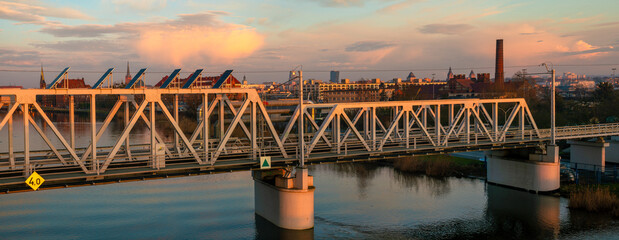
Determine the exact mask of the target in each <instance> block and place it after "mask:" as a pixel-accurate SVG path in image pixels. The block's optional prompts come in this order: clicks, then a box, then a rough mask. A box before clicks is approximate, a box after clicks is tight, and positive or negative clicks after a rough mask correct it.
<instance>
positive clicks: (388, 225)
mask: <svg viewBox="0 0 619 240" xmlns="http://www.w3.org/2000/svg"><path fill="white" fill-rule="evenodd" d="M310 174H312V175H313V176H314V177H315V178H314V179H315V180H314V183H315V185H316V192H315V194H316V195H315V227H314V229H312V230H306V231H290V230H283V229H279V228H277V227H275V226H273V225H272V224H270V223H269V222H267V221H265V220H264V219H262V218H261V217H259V216H256V215H255V214H254V198H253V191H254V188H253V181H252V179H251V174H250V172H246V171H245V172H234V173H223V174H214V175H194V176H186V177H175V178H167V179H157V180H146V181H133V182H122V183H115V184H107V185H95V186H85V187H73V188H63V189H52V190H44V191H38V192H25V193H15V194H7V195H1V196H0V236H1V237H0V238H8V239H153V238H158V239H196V238H203V239H252V238H256V239H274V238H294V239H311V238H315V239H334V238H337V239H361V238H363V239H411V238H412V239H415V238H418V239H429V238H430V239H436V238H439V239H453V238H457V239H478V238H492V239H512V238H519V239H556V238H561V239H570V238H572V239H581V238H592V239H608V238H617V237H618V235H617V233H619V224H618V223H619V222H618V221H616V220H612V218H610V217H608V216H605V215H596V214H588V213H584V212H580V211H573V210H570V209H568V208H567V203H568V200H567V199H565V198H558V197H553V196H546V195H536V194H531V193H527V192H523V191H519V190H513V189H509V188H504V187H500V186H495V185H491V184H487V183H485V182H484V181H483V180H478V179H467V178H444V179H436V178H431V177H426V176H423V175H415V174H409V173H402V172H399V171H398V170H395V169H393V168H391V167H389V166H381V165H378V164H371V163H365V164H364V163H355V164H326V165H314V166H311V167H310Z"/></svg>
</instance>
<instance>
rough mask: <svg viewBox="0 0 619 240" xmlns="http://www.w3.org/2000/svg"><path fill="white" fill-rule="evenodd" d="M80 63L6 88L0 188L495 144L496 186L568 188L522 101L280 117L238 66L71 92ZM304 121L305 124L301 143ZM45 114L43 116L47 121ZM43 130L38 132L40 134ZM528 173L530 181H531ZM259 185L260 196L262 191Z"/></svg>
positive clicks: (362, 106) (585, 132) (292, 185)
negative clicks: (188, 105) (143, 130)
mask: <svg viewBox="0 0 619 240" xmlns="http://www.w3.org/2000/svg"><path fill="white" fill-rule="evenodd" d="M68 70H69V68H67V69H64V70H63V71H62V72H61V73H60V74H59V75H58V77H57V78H56V79H54V81H52V82H51V83H50V84H49V85H48V86H47V89H0V100H1V101H0V107H1V110H2V111H3V112H5V114H4V116H3V117H2V119H1V122H0V130H2V129H5V128H6V129H8V131H7V134H6V135H4V136H1V138H0V141H2V143H4V144H6V145H7V146H8V147H7V149H8V151H6V152H2V153H0V189H2V188H4V189H12V188H20V187H23V186H24V184H23V182H24V180H25V178H26V177H28V176H30V174H32V173H33V171H36V172H37V173H39V174H40V175H41V176H43V177H44V178H45V181H46V184H49V185H54V184H56V185H64V184H65V183H88V182H92V181H104V180H109V181H115V180H118V179H123V178H131V177H141V176H153V175H159V176H164V175H166V174H178V173H187V172H196V171H199V172H225V171H231V170H239V169H243V170H250V169H251V170H259V169H260V167H261V166H260V158H261V157H265V156H268V157H270V159H271V164H272V166H270V167H272V168H274V169H277V168H278V167H286V166H297V165H300V164H299V160H300V159H301V156H300V154H301V152H303V153H304V154H305V156H304V161H305V163H306V164H314V163H321V162H339V161H372V160H381V159H385V158H396V157H399V156H405V155H411V154H441V153H450V152H463V151H487V152H488V159H489V160H488V161H489V162H488V180H489V181H491V182H492V181H494V182H496V183H499V184H504V185H512V186H514V187H519V188H524V189H527V190H533V191H547V190H555V189H557V188H558V184H559V179H558V176H559V163H558V149H557V147H556V146H551V145H549V142H550V137H551V131H550V129H540V128H538V127H537V124H536V122H535V119H533V116H532V115H531V111H530V109H529V106H528V105H527V103H526V101H525V100H524V99H521V98H515V99H456V100H451V99H450V100H423V101H388V102H365V103H329V104H315V103H305V104H303V105H302V106H303V107H302V108H299V107H297V108H296V109H295V110H294V111H292V114H290V115H287V116H284V117H283V118H282V117H281V116H278V117H277V119H278V120H275V118H272V116H271V114H270V113H269V111H268V110H267V106H265V104H264V102H263V100H262V99H261V98H260V96H259V95H258V93H257V92H256V91H255V90H253V89H242V88H222V87H220V86H221V85H222V83H223V82H224V81H226V79H227V78H228V77H229V76H230V75H231V72H232V71H231V70H228V71H226V72H225V73H224V74H222V76H221V77H220V79H219V81H218V82H217V83H216V84H215V88H201V87H196V86H194V84H193V83H194V82H195V81H199V79H200V76H201V73H202V69H199V70H197V71H196V72H195V73H194V74H193V75H192V77H191V78H190V79H189V81H187V82H186V83H185V84H184V85H182V86H181V84H180V80H179V77H178V75H179V72H180V69H177V70H175V71H174V73H173V74H171V75H170V77H169V78H168V79H166V80H165V82H164V83H163V85H162V86H161V87H160V88H144V87H138V86H143V84H142V85H140V84H139V82H140V81H141V80H142V78H143V76H144V74H145V71H146V69H142V70H140V71H139V72H138V73H137V74H136V75H135V76H134V78H133V79H132V80H131V81H130V82H129V84H127V86H126V87H125V88H111V83H110V81H111V77H110V75H111V73H112V71H113V69H109V70H108V71H107V72H106V73H105V74H104V75H103V76H102V77H101V78H100V79H99V80H98V81H97V82H96V83H95V84H94V85H93V88H92V89H67V88H63V86H59V85H58V83H59V82H60V81H61V80H62V79H63V78H66V73H67V71H68ZM45 96H61V97H65V98H67V99H69V100H68V101H69V105H68V114H69V120H68V122H62V123H59V122H54V121H52V118H50V114H52V113H51V112H49V111H47V110H45V109H44V108H43V107H42V106H41V105H42V103H41V100H40V99H42V98H43V97H45ZM188 96H189V97H191V98H192V99H199V100H198V101H200V105H199V112H200V114H199V117H198V124H197V127H196V128H195V129H194V130H193V131H191V132H184V131H183V130H181V126H180V125H179V98H180V97H188ZM77 97H79V98H80V99H89V102H87V104H88V105H89V111H88V114H89V121H88V124H89V125H90V126H89V127H90V132H89V136H88V139H89V143H88V144H87V146H86V147H84V146H77V145H84V144H82V143H76V139H77V138H76V136H75V125H76V120H75V99H76V98H77ZM101 99H113V101H114V104H113V105H112V107H111V108H106V109H103V110H102V109H98V107H97V101H99V100H101ZM506 109H508V111H506ZM102 111H104V112H105V113H106V114H105V115H106V116H105V118H104V120H103V122H102V124H101V122H100V121H97V112H102ZM299 117H302V118H304V122H305V123H304V125H305V126H303V128H302V129H303V136H304V141H303V144H301V145H300V144H299V139H298V136H299V134H298V129H299V126H298V124H297V123H298V122H299V121H298V118H299ZM114 118H120V119H122V122H123V126H124V129H123V130H122V131H121V134H119V135H118V136H117V137H116V139H115V141H114V143H113V144H102V143H100V142H99V140H100V138H101V136H102V135H103V133H104V132H105V131H106V130H108V127H109V125H110V124H111V122H112V121H113V120H114ZM35 119H41V122H42V123H43V124H42V125H40V124H38V123H37V121H35ZM282 119H283V120H282ZM99 120H101V119H99ZM15 121H22V123H21V124H20V127H22V126H23V129H19V130H18V131H17V129H14V125H15ZM138 122H140V123H141V124H144V125H145V126H147V128H148V129H149V133H148V134H149V135H150V141H149V142H147V143H144V142H133V139H132V138H131V137H130V133H131V132H132V130H133V129H134V127H135V126H136V124H137V123H138ZM67 124H68V125H69V131H68V133H65V132H61V131H60V130H59V125H63V126H66V125H67ZM162 124H165V125H169V126H171V128H164V127H162ZM43 125H45V126H43ZM43 127H45V128H49V129H51V132H52V133H53V134H48V133H46V132H45V131H43V130H42V128H43ZM31 128H32V129H34V131H35V132H36V133H31V132H30V131H31ZM164 129H165V131H173V133H172V135H173V137H171V138H165V137H164V136H162V135H163V130H164ZM170 129H171V130H170ZM615 135H619V124H595V125H583V126H570V127H558V128H557V129H556V139H578V138H591V137H604V136H615ZM32 138H42V139H43V141H44V142H45V144H46V147H47V148H48V150H37V151H31V147H30V142H31V139H32ZM17 141H20V142H21V141H23V142H22V143H23V145H22V143H20V144H16V143H17ZM17 145H20V147H16V146H17ZM299 146H302V147H303V148H304V149H303V151H300V149H299ZM512 149H514V150H519V149H520V150H522V149H525V150H527V149H528V153H529V154H528V158H527V157H525V158H526V159H520V160H518V159H516V160H514V159H508V160H506V155H509V154H510V151H511V150H512ZM514 164H516V165H518V164H520V165H518V166H516V165H514ZM514 169H515V170H514ZM271 171H274V170H271ZM296 172H297V173H300V172H303V171H302V170H297V171H296ZM264 173H265V171H256V174H254V177H255V178H256V181H257V182H262V181H261V180H262V179H263V178H264V177H265V176H266V175H268V174H264ZM304 174H305V176H302V177H301V178H299V177H298V176H297V177H296V178H297V179H294V178H295V177H292V176H290V175H289V173H284V174H283V175H282V176H283V177H282V178H281V179H283V180H281V179H280V178H278V179H280V180H281V181H280V180H278V181H280V182H276V183H275V185H276V186H277V187H279V188H281V189H284V190H285V191H296V190H299V191H307V190H308V188H309V189H313V186H312V185H313V184H312V180H311V178H308V176H307V172H305V173H304ZM297 175H298V174H297ZM521 179H527V180H526V182H525V183H521V182H522V181H521ZM297 180H298V181H297ZM528 181H532V182H531V183H529V182H528ZM523 184H524V185H523ZM257 185H258V183H257ZM258 188H259V187H258V186H257V187H256V189H257V193H256V195H260V191H262V190H258ZM284 190H282V191H284ZM265 191H266V190H265ZM269 191H270V190H269ZM285 191H284V192H285ZM269 194H271V193H268V194H267V193H265V195H269ZM275 194H280V193H275ZM269 196H270V195H269ZM276 197H277V196H276ZM280 197H281V196H280ZM269 198H270V197H268V196H267V197H265V196H262V197H259V196H256V202H257V204H256V205H257V209H256V212H257V213H259V214H260V215H262V216H265V215H270V214H271V213H266V212H264V211H267V210H263V209H261V210H259V209H258V202H259V201H268V199H269ZM282 199H283V198H282ZM281 201H284V200H281ZM294 201H297V200H294ZM299 201H309V200H307V199H305V200H299ZM280 204H282V205H283V204H284V203H283V202H280ZM311 204H312V206H313V190H312V193H311ZM282 211H283V210H282ZM311 213H312V214H313V207H312V209H311ZM273 214H275V213H273ZM308 214H309V213H308ZM284 215H285V214H284ZM265 218H267V219H269V220H270V221H273V222H274V223H276V224H277V225H278V226H283V227H286V228H293V229H295V228H302V227H295V226H289V225H286V223H282V222H280V223H278V222H277V221H279V220H273V219H274V218H276V217H272V216H265ZM281 221H283V222H286V221H288V220H281ZM295 221H296V220H295ZM308 221H309V220H308ZM293 225H294V224H293ZM311 225H312V226H313V215H312V219H311ZM304 226H305V225H304Z"/></svg>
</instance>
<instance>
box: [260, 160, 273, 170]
mask: <svg viewBox="0 0 619 240" xmlns="http://www.w3.org/2000/svg"><path fill="white" fill-rule="evenodd" d="M260 168H261V169H264V168H271V157H260Z"/></svg>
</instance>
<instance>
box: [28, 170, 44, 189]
mask: <svg viewBox="0 0 619 240" xmlns="http://www.w3.org/2000/svg"><path fill="white" fill-rule="evenodd" d="M43 182H45V179H43V177H41V175H39V174H38V173H37V172H33V173H32V174H31V175H30V177H28V179H26V184H28V186H30V187H31V188H32V189H33V190H35V191H36V190H37V189H39V187H40V186H41V185H42V184H43Z"/></svg>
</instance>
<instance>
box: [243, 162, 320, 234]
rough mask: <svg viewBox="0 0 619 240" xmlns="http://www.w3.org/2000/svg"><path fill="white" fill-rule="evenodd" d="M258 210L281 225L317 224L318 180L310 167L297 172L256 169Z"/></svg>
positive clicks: (256, 206)
mask: <svg viewBox="0 0 619 240" xmlns="http://www.w3.org/2000/svg"><path fill="white" fill-rule="evenodd" d="M252 175H253V178H254V194H255V196H254V199H255V208H256V214H258V215H260V216H261V217H263V218H265V219H266V220H268V221H269V222H271V223H273V224H275V225H277V226H278V227H281V228H285V229H293V230H304V229H310V228H313V227H314V190H315V188H314V186H313V185H314V184H313V177H312V176H309V175H308V170H307V168H297V169H296V174H295V176H290V173H286V171H284V170H283V169H273V170H255V171H253V172H252Z"/></svg>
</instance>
